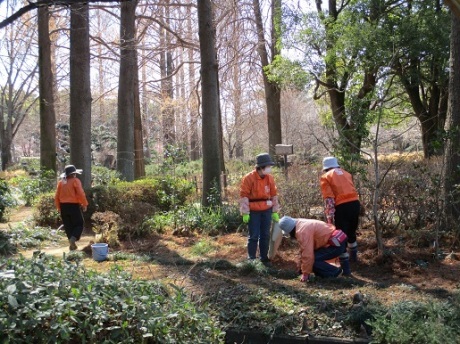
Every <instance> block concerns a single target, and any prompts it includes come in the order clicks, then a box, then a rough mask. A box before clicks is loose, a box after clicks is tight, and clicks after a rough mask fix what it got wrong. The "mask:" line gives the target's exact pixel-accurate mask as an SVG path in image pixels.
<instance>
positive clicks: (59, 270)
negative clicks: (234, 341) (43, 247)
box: [0, 254, 223, 343]
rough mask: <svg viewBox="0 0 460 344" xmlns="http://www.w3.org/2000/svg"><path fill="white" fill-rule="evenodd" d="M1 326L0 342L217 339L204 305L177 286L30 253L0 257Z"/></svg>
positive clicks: (218, 335)
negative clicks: (1, 269)
mask: <svg viewBox="0 0 460 344" xmlns="http://www.w3.org/2000/svg"><path fill="white" fill-rule="evenodd" d="M0 265H1V266H4V269H5V272H3V273H2V276H1V277H2V278H0V333H2V340H3V341H4V342H6V343H48V342H49V339H50V338H59V339H60V341H62V342H67V343H70V342H79V343H82V342H92V343H95V342H117V343H223V332H222V331H221V330H220V329H219V327H218V324H217V322H216V321H215V320H214V318H213V317H212V316H211V314H209V312H208V310H207V309H206V306H200V307H197V306H196V305H194V304H193V303H192V302H191V301H190V300H189V299H188V297H187V296H186V295H185V294H184V292H183V290H181V289H180V288H177V287H174V288H172V289H171V288H166V287H165V286H164V285H162V284H160V283H157V282H151V281H145V280H133V279H132V278H131V277H130V276H129V275H128V274H127V273H125V272H123V271H122V270H121V269H120V268H118V267H115V268H113V269H112V270H110V271H109V272H108V273H106V274H100V273H97V272H92V271H86V270H85V269H84V268H83V267H82V266H80V265H79V264H78V262H77V263H74V262H72V261H68V260H62V259H55V258H53V257H50V256H47V255H44V254H37V255H35V257H34V258H33V259H31V260H26V259H16V260H4V259H2V260H1V261H0Z"/></svg>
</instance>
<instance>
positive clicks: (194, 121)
mask: <svg viewBox="0 0 460 344" xmlns="http://www.w3.org/2000/svg"><path fill="white" fill-rule="evenodd" d="M186 23H187V39H188V40H189V41H190V42H192V39H193V31H192V10H191V6H189V7H187V21H186ZM193 52H194V50H193V49H191V48H188V59H189V61H190V63H189V66H188V68H189V69H188V76H189V89H190V97H189V98H190V101H189V120H190V130H189V133H190V159H191V160H198V159H199V158H200V145H199V131H198V122H199V115H200V109H199V96H198V89H197V86H196V76H195V74H196V73H195V64H194V63H193V61H194V54H193Z"/></svg>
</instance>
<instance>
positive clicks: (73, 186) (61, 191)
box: [54, 177, 88, 211]
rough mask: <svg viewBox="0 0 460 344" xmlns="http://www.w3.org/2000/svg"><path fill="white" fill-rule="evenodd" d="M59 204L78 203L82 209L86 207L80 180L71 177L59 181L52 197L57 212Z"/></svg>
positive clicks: (59, 207)
mask: <svg viewBox="0 0 460 344" xmlns="http://www.w3.org/2000/svg"><path fill="white" fill-rule="evenodd" d="M61 203H78V204H80V205H81V206H83V207H86V206H87V205H88V201H87V200H86V195H85V191H84V190H83V187H82V185H81V181H80V179H78V178H76V177H72V178H66V179H62V180H60V181H59V183H58V185H57V189H56V194H55V195H54V204H55V205H56V208H57V209H58V210H59V211H61Z"/></svg>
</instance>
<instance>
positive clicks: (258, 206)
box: [240, 170, 279, 214]
mask: <svg viewBox="0 0 460 344" xmlns="http://www.w3.org/2000/svg"><path fill="white" fill-rule="evenodd" d="M240 197H241V199H240V212H241V214H249V212H250V211H264V210H267V209H270V208H272V207H273V212H278V211H279V204H278V196H277V190H276V185H275V179H274V178H273V176H272V175H271V174H268V175H266V176H264V177H263V178H262V177H261V176H259V173H258V172H257V170H253V171H252V172H249V173H248V174H246V175H245V176H244V177H243V180H242V181H241V186H240Z"/></svg>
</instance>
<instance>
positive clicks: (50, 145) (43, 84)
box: [38, 6, 56, 172]
mask: <svg viewBox="0 0 460 344" xmlns="http://www.w3.org/2000/svg"><path fill="white" fill-rule="evenodd" d="M38 46H39V48H38V65H39V90H40V91H39V97H40V167H41V169H43V170H51V171H54V172H56V114H55V111H54V82H53V80H54V79H53V72H52V66H51V40H50V33H49V11H48V7H46V6H43V7H39V8H38Z"/></svg>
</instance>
